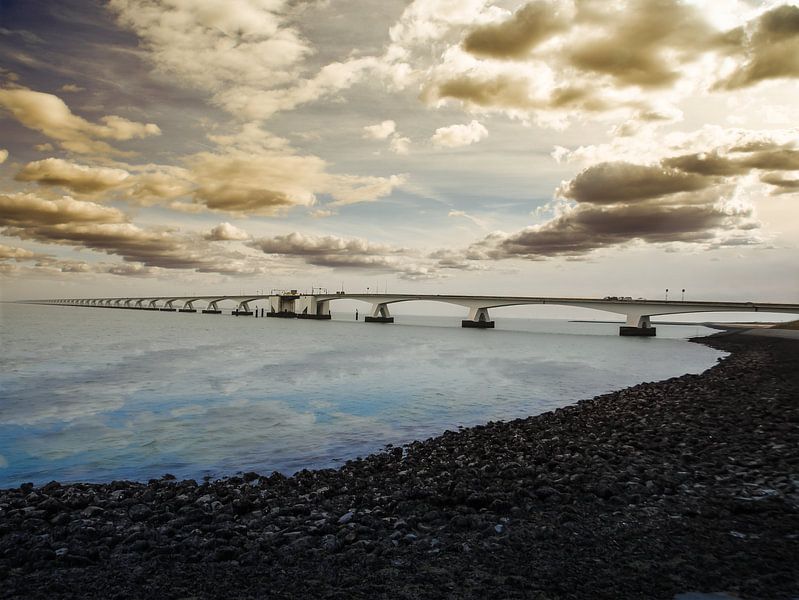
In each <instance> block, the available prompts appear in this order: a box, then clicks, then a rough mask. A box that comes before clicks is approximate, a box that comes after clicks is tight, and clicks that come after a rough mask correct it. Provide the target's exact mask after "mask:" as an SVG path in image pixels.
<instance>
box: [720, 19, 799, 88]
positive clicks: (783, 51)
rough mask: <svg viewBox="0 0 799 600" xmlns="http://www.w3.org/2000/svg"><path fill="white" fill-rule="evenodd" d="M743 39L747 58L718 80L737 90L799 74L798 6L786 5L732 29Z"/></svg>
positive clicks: (725, 85)
mask: <svg viewBox="0 0 799 600" xmlns="http://www.w3.org/2000/svg"><path fill="white" fill-rule="evenodd" d="M729 37H731V38H733V39H734V38H738V39H739V40H740V42H739V43H740V51H741V53H742V54H743V57H744V60H743V62H742V63H740V64H738V65H737V67H736V68H735V70H734V71H733V72H732V73H731V74H730V75H728V76H727V77H726V78H724V79H722V80H721V81H719V82H718V83H717V87H718V88H721V89H727V90H735V89H740V88H743V87H747V86H751V85H755V84H757V83H760V82H761V81H765V80H768V79H784V78H795V77H799V6H794V5H790V4H783V5H782V6H777V7H774V8H772V9H771V10H768V11H766V12H764V13H763V14H762V15H760V16H759V17H757V18H756V19H753V20H752V21H751V22H750V23H747V25H746V26H744V27H741V28H739V29H736V30H733V31H732V32H730V34H729Z"/></svg>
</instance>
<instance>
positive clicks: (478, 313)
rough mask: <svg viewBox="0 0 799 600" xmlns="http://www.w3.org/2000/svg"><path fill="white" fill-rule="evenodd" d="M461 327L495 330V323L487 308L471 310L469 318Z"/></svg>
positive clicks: (462, 322)
mask: <svg viewBox="0 0 799 600" xmlns="http://www.w3.org/2000/svg"><path fill="white" fill-rule="evenodd" d="M461 327H474V328H477V329H493V328H494V321H492V320H491V318H490V317H489V316H488V309H487V308H470V309H469V316H468V318H466V319H464V320H463V321H461Z"/></svg>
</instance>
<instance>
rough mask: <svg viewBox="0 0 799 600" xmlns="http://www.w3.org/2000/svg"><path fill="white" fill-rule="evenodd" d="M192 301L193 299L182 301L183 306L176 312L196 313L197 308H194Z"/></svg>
mask: <svg viewBox="0 0 799 600" xmlns="http://www.w3.org/2000/svg"><path fill="white" fill-rule="evenodd" d="M193 302H194V300H187V301H186V302H184V303H183V308H179V309H178V312H182V313H196V312H197V309H196V308H194V304H193Z"/></svg>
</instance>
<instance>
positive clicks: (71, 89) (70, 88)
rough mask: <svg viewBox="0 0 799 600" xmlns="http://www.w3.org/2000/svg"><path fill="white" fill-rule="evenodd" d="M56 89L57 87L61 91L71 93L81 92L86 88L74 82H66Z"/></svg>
mask: <svg viewBox="0 0 799 600" xmlns="http://www.w3.org/2000/svg"><path fill="white" fill-rule="evenodd" d="M58 89H59V90H60V91H62V92H67V93H71V94H74V93H76V92H83V91H85V90H86V88H84V87H81V86H79V85H76V84H74V83H66V84H64V85H62V86H61V87H60V88H58Z"/></svg>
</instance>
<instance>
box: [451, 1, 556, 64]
mask: <svg viewBox="0 0 799 600" xmlns="http://www.w3.org/2000/svg"><path fill="white" fill-rule="evenodd" d="M567 26H568V21H567V17H566V15H563V14H561V13H559V12H558V10H557V5H554V4H553V3H552V2H541V1H537V2H530V3H529V4H527V5H525V6H523V7H522V8H520V9H519V10H518V11H516V13H514V14H513V16H512V17H511V18H510V19H508V20H507V21H504V22H502V23H496V24H491V25H483V26H481V27H477V28H475V29H473V30H472V31H470V32H469V33H468V34H467V36H466V38H465V39H464V40H463V48H464V50H466V51H467V52H469V53H471V54H474V55H475V56H481V57H487V58H505V59H513V58H523V57H524V56H526V55H527V54H528V53H529V52H530V50H532V49H533V48H535V47H536V46H537V45H538V44H540V43H541V42H543V41H545V40H546V39H548V38H550V37H551V36H553V35H554V34H555V33H557V32H559V31H562V30H564V29H566V27H567Z"/></svg>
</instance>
